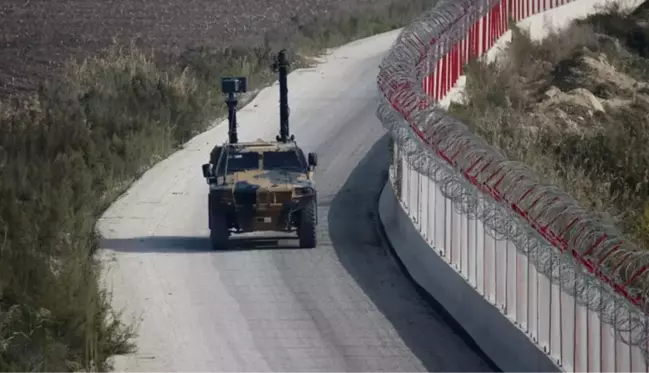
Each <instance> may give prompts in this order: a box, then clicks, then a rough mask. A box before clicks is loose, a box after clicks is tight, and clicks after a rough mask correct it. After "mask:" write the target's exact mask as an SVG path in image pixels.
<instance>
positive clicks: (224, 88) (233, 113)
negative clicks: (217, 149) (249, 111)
mask: <svg viewBox="0 0 649 373" xmlns="http://www.w3.org/2000/svg"><path fill="white" fill-rule="evenodd" d="M247 91H248V79H247V78H246V77H243V76H237V77H225V78H221V92H223V93H224V94H226V95H227V98H226V99H225V103H226V104H227V105H228V126H229V128H228V141H229V143H230V144H236V143H237V142H239V138H238V136H237V103H238V102H239V100H238V99H237V94H241V93H244V92H247Z"/></svg>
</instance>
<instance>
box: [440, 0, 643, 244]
mask: <svg viewBox="0 0 649 373" xmlns="http://www.w3.org/2000/svg"><path fill="white" fill-rule="evenodd" d="M451 112H452V113H454V114H455V115H457V116H459V117H461V118H463V119H465V121H466V123H467V124H469V127H470V128H471V129H472V130H473V131H474V132H475V133H476V134H479V135H480V136H483V137H484V138H485V139H486V140H487V141H488V142H490V143H492V144H494V145H496V146H498V147H500V148H501V149H503V150H504V152H505V153H506V154H507V156H508V157H510V159H515V160H519V161H522V162H524V163H526V164H528V165H529V166H531V167H532V168H533V169H534V170H535V171H536V172H537V173H538V174H539V175H541V176H542V179H544V180H548V181H549V182H550V183H554V184H557V185H560V186H561V187H562V188H563V189H564V190H566V191H567V192H569V193H570V194H571V195H572V196H573V197H574V198H576V199H577V200H578V201H580V203H581V204H582V205H583V206H584V207H590V208H592V209H593V210H595V211H598V212H601V213H603V214H605V215H606V216H607V217H608V218H610V219H612V221H613V222H615V223H616V224H617V225H618V226H619V227H620V228H621V229H622V230H623V231H624V232H625V233H627V234H629V235H631V237H633V238H634V239H635V240H636V241H637V243H638V244H639V247H645V248H646V247H649V200H648V198H647V197H649V147H647V144H648V143H649V2H644V3H643V4H642V5H641V6H640V7H638V8H637V9H635V10H633V11H629V10H625V9H622V8H620V7H618V6H611V7H609V8H607V9H604V10H602V12H600V13H598V14H594V15H591V16H589V17H587V18H584V19H580V20H576V21H575V22H573V23H572V24H571V25H570V26H569V27H568V28H567V29H565V30H562V31H559V32H554V33H552V34H551V35H550V36H549V37H548V38H546V39H544V40H542V41H540V42H536V41H531V40H530V38H529V36H528V35H527V34H526V32H524V31H523V30H519V29H515V30H514V33H513V40H512V42H511V44H510V45H509V47H508V48H507V50H506V51H505V52H504V55H503V56H502V57H501V58H500V59H499V60H497V61H495V62H493V63H489V64H487V63H484V62H476V61H474V62H472V63H471V64H470V66H468V69H467V85H466V93H465V97H464V98H463V99H462V102H460V103H454V104H453V105H452V107H451Z"/></svg>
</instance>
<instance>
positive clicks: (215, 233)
mask: <svg viewBox="0 0 649 373" xmlns="http://www.w3.org/2000/svg"><path fill="white" fill-rule="evenodd" d="M229 238H230V231H229V230H228V222H227V220H226V218H225V216H224V215H222V214H215V215H214V216H213V217H212V228H211V229H210V241H211V243H212V249H214V250H225V249H227V248H228V241H229Z"/></svg>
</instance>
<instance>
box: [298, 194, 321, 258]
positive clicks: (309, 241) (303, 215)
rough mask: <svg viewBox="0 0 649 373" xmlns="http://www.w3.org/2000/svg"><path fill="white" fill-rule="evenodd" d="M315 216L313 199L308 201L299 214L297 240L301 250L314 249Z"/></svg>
mask: <svg viewBox="0 0 649 373" xmlns="http://www.w3.org/2000/svg"><path fill="white" fill-rule="evenodd" d="M316 214H317V206H316V200H315V198H314V199H313V200H312V201H310V202H309V203H308V204H307V205H306V206H304V208H303V209H302V211H301V212H300V224H299V227H298V231H297V232H298V233H297V235H298V238H299V239H300V247H301V248H305V249H306V248H309V249H311V248H314V247H316V245H317V241H316Z"/></svg>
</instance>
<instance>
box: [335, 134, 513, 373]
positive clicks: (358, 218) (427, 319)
mask: <svg viewBox="0 0 649 373" xmlns="http://www.w3.org/2000/svg"><path fill="white" fill-rule="evenodd" d="M388 142H389V139H388V135H384V136H383V137H382V138H381V139H379V140H378V141H377V142H376V143H375V144H374V146H373V147H372V148H371V149H370V151H369V152H368V153H367V154H366V156H365V158H363V159H362V160H361V161H360V163H359V164H358V166H357V167H356V168H355V169H354V170H353V171H352V173H351V174H350V176H349V178H348V179H347V181H346V182H345V184H344V186H343V187H342V188H340V191H339V192H338V193H337V194H336V195H335V196H334V198H333V200H332V203H331V206H330V210H329V213H328V216H327V220H328V225H329V235H330V238H331V241H332V245H333V247H334V250H335V252H336V255H337V256H338V258H339V260H340V262H341V264H342V265H343V266H344V268H345V269H346V271H347V272H348V273H349V274H350V275H351V276H352V277H353V278H354V279H355V281H356V282H357V283H358V285H359V286H360V287H361V288H362V289H363V291H364V292H365V293H366V294H367V295H368V296H369V297H370V298H371V299H372V301H373V303H374V304H375V305H376V306H377V308H378V309H379V310H380V311H381V313H382V314H383V315H384V316H385V317H386V318H387V319H388V320H389V321H390V323H391V324H392V325H393V327H394V328H395V329H396V331H397V332H398V334H399V336H400V337H401V339H402V340H403V342H404V343H405V344H406V345H407V346H408V348H409V349H410V350H411V351H412V352H413V353H414V354H415V355H416V356H417V357H418V358H419V359H420V361H421V362H422V363H423V365H424V366H425V368H426V370H427V371H429V372H430V371H433V372H434V371H448V370H451V371H453V370H460V371H465V370H472V371H476V370H478V371H480V370H481V371H500V370H499V369H498V368H497V367H496V366H495V364H493V363H492V362H491V361H489V358H488V357H487V356H486V355H484V353H482V352H481V351H480V350H479V348H478V347H477V346H476V345H475V343H474V342H473V341H472V340H471V339H470V337H468V335H467V334H466V333H465V332H464V330H462V328H461V326H459V325H458V324H457V323H456V322H455V321H454V320H453V318H452V317H450V315H449V314H448V313H447V312H446V311H445V310H444V309H443V307H442V306H441V305H440V304H439V303H437V302H436V301H435V300H434V299H433V298H432V297H431V296H430V295H429V294H428V293H426V292H425V290H423V289H422V288H420V287H419V286H418V285H417V284H416V283H415V282H414V280H412V278H411V277H410V276H409V275H408V274H407V272H406V271H405V268H404V267H403V265H402V263H401V262H400V261H399V259H398V258H397V257H396V255H394V253H393V252H392V250H391V249H390V248H389V247H386V245H385V244H384V242H386V240H385V239H384V237H383V236H382V234H383V233H382V232H381V229H380V225H379V224H380V223H379V222H378V198H379V196H380V193H381V190H382V188H383V185H384V184H385V181H386V180H387V172H388V171H387V165H388V158H387V157H388V156H387V154H388ZM350 221H354V222H355V224H349V222H350ZM467 345H468V347H466V346H467ZM454 346H456V347H457V350H456V349H454ZM462 350H464V351H462ZM456 351H457V352H456ZM469 351H473V352H474V353H475V354H476V355H478V359H476V358H475V356H474V357H471V358H469V359H466V356H463V354H464V355H466V354H467V352H469ZM480 359H481V360H482V361H483V363H481V364H478V363H477V362H476V360H478V361H479V360H480ZM465 360H466V361H465Z"/></svg>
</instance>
